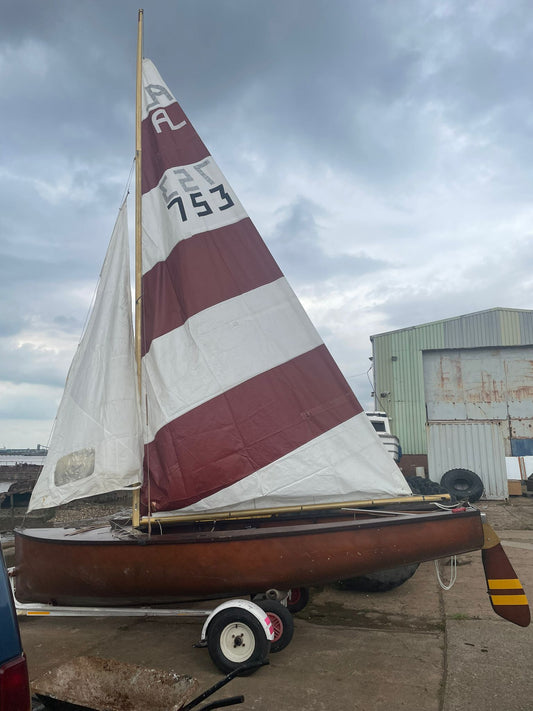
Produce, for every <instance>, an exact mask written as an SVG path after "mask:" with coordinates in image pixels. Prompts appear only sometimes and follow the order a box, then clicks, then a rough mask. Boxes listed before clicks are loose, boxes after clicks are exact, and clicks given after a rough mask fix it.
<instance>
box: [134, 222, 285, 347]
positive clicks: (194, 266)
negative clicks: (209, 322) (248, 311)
mask: <svg viewBox="0 0 533 711" xmlns="http://www.w3.org/2000/svg"><path fill="white" fill-rule="evenodd" d="M282 276H283V275H282V273H281V270H280V268H279V267H278V265H277V264H276V262H275V261H274V259H273V258H272V256H271V254H270V252H269V251H268V248H267V246H266V245H265V243H264V242H263V240H262V239H261V237H260V235H259V233H258V232H257V230H256V229H255V227H254V225H253V224H252V222H251V220H249V219H246V220H242V221H241V222H239V223H238V224H236V225H231V226H226V227H222V228H220V229H218V230H212V231H209V232H206V233H203V234H200V235H197V236H196V237H194V238H193V239H188V240H184V241H181V242H178V244H177V245H176V246H175V247H174V249H173V250H172V252H171V253H170V255H169V257H168V259H166V260H165V261H164V262H158V263H157V264H156V265H155V266H154V267H153V268H152V269H151V270H150V271H149V272H148V273H146V274H145V275H144V277H143V343H142V354H143V355H145V353H147V351H148V350H149V349H150V346H151V343H152V340H153V339H154V338H158V337H159V336H162V335H164V334H165V333H168V332H169V331H172V330H173V329H175V328H178V327H180V326H182V325H183V324H184V323H185V321H186V320H187V319H188V318H190V317H191V316H194V314H197V313H199V312H200V311H202V310H204V309H207V308H209V307H210V306H214V305H215V304H218V303H220V302H222V301H226V300H227V299H231V298H234V297H235V296H238V295H239V294H243V293H245V292H247V291H251V290H252V289H255V288H257V287H259V286H263V285H265V284H268V283H271V282H273V281H275V280H277V279H279V278H280V277H282Z"/></svg>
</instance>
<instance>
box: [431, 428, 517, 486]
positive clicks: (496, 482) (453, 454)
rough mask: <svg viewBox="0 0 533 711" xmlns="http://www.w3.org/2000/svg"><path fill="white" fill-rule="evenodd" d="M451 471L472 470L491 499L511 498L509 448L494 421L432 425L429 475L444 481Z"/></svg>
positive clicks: (436, 479)
mask: <svg viewBox="0 0 533 711" xmlns="http://www.w3.org/2000/svg"><path fill="white" fill-rule="evenodd" d="M450 469H469V470H470V471H473V472H474V473H475V474H477V475H478V476H479V477H480V478H481V480H482V481H483V485H484V487H485V493H484V497H485V498H487V499H496V500H498V499H507V498H508V496H509V492H508V488H507V472H506V466H505V449H504V442H503V437H502V433H501V430H500V428H499V426H498V424H497V423H494V422H470V421H464V422H454V423H451V422H430V423H428V473H429V478H430V479H432V480H433V481H437V482H438V481H440V480H441V477H442V475H443V474H445V473H446V472H447V471H449V470H450Z"/></svg>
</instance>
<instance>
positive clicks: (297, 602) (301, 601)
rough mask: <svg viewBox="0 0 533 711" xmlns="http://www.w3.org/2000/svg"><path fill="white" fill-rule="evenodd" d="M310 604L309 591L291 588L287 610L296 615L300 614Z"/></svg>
mask: <svg viewBox="0 0 533 711" xmlns="http://www.w3.org/2000/svg"><path fill="white" fill-rule="evenodd" d="M308 602H309V590H308V589H307V588H291V589H290V590H289V597H288V598H287V610H288V611H289V612H290V613H292V614H293V615H295V614H296V613H297V612H300V611H301V610H303V609H304V607H305V606H306V605H307V603H308Z"/></svg>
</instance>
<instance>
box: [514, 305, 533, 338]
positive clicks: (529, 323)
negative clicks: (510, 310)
mask: <svg viewBox="0 0 533 711" xmlns="http://www.w3.org/2000/svg"><path fill="white" fill-rule="evenodd" d="M518 322H519V327H520V343H522V344H524V345H526V344H528V343H533V312H532V311H519V312H518Z"/></svg>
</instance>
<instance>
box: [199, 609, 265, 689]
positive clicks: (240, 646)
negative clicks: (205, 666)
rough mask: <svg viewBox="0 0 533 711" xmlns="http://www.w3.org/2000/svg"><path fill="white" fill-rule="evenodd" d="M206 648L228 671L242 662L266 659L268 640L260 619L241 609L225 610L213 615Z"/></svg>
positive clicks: (223, 670)
mask: <svg viewBox="0 0 533 711" xmlns="http://www.w3.org/2000/svg"><path fill="white" fill-rule="evenodd" d="M207 648H208V650H209V655H210V657H211V659H212V660H213V662H214V663H215V665H216V666H217V667H218V668H219V669H220V671H222V672H224V674H229V673H230V672H232V671H234V670H235V669H237V668H238V667H240V666H242V665H243V664H252V663H257V664H261V663H263V662H265V661H266V659H267V657H268V653H269V651H270V641H269V640H268V639H267V637H266V635H265V631H264V630H263V628H262V627H261V624H260V622H259V621H258V620H257V618H256V617H254V616H253V615H252V614H251V613H250V612H248V611H247V610H243V609H239V608H236V609H225V610H222V611H221V612H219V613H218V614H217V615H215V617H213V619H212V621H211V623H210V625H209V628H208V630H207ZM253 671H255V669H254V670H252V671H247V672H245V674H246V675H248V674H251V673H253Z"/></svg>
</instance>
